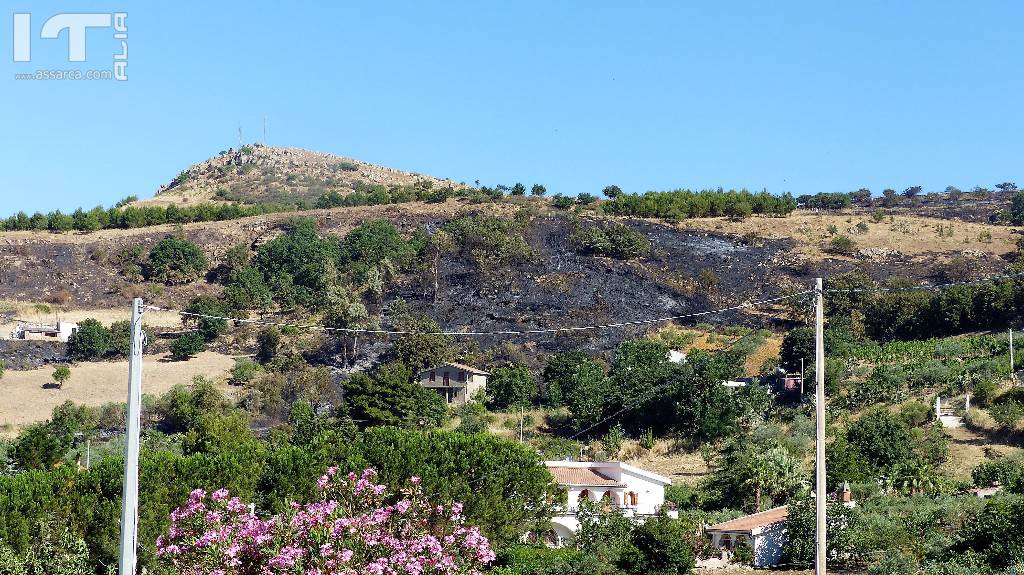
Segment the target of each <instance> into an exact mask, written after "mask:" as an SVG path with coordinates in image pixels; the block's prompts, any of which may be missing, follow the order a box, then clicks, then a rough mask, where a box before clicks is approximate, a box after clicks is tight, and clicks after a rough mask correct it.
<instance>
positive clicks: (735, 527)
mask: <svg viewBox="0 0 1024 575" xmlns="http://www.w3.org/2000/svg"><path fill="white" fill-rule="evenodd" d="M787 515H789V507H787V506H785V505H783V506H782V507H776V508H774V509H769V510H768V511H762V512H760V513H755V514H753V515H744V516H743V517H737V518H736V519H733V520H732V521H725V522H722V523H716V524H715V525H712V526H711V527H708V528H707V531H723V532H730V533H751V532H752V531H753V530H754V529H757V528H759V527H765V526H768V525H771V524H772V523H778V522H779V521H785V519H786V516H787Z"/></svg>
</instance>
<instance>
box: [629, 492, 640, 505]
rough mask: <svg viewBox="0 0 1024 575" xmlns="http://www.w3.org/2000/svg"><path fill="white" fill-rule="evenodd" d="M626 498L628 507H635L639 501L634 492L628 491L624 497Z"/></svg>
mask: <svg viewBox="0 0 1024 575" xmlns="http://www.w3.org/2000/svg"><path fill="white" fill-rule="evenodd" d="M626 497H628V498H629V506H630V507H636V505H637V503H638V502H639V501H640V497H639V496H638V495H637V494H636V492H635V491H630V492H629V493H628V494H627V495H626Z"/></svg>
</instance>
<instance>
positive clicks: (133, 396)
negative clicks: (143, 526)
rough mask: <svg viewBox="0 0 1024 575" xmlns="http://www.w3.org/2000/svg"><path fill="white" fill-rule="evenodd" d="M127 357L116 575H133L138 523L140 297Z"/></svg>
mask: <svg viewBox="0 0 1024 575" xmlns="http://www.w3.org/2000/svg"><path fill="white" fill-rule="evenodd" d="M131 330H132V335H131V351H130V353H129V355H128V412H127V417H126V418H125V442H124V485H123V488H122V491H121V554H120V562H119V564H118V571H117V572H118V575H135V552H136V544H137V540H138V523H139V426H140V424H141V421H140V419H141V415H140V413H141V411H140V409H141V405H140V404H141V401H142V345H143V339H142V338H143V333H142V298H135V300H134V301H133V302H132V325H131Z"/></svg>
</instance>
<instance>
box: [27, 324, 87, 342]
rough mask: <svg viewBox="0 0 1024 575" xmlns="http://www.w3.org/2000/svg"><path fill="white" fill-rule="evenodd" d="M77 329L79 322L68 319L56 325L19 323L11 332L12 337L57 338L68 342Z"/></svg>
mask: <svg viewBox="0 0 1024 575" xmlns="http://www.w3.org/2000/svg"><path fill="white" fill-rule="evenodd" d="M76 331H78V324H77V323H71V322H67V321H58V322H57V324H56V325H52V324H51V325H47V324H41V323H19V324H18V326H17V327H16V328H14V331H13V332H11V339H32V340H56V341H60V342H65V343H66V342H67V341H68V338H70V337H71V336H72V335H73V334H74V333H75V332H76Z"/></svg>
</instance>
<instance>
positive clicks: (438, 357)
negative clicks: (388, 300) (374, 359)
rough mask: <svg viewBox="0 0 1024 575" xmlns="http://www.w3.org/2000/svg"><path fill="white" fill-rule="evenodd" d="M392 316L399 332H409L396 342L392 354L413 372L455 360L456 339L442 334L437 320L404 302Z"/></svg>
mask: <svg viewBox="0 0 1024 575" xmlns="http://www.w3.org/2000/svg"><path fill="white" fill-rule="evenodd" d="M392 314H393V319H394V325H395V329H396V330H398V331H406V332H409V333H406V334H404V335H402V336H400V337H399V338H398V339H397V340H396V341H395V345H394V347H393V348H392V350H391V353H392V355H393V356H394V358H396V359H397V360H399V361H401V362H402V363H403V364H405V366H406V367H408V368H409V369H410V370H411V371H412V372H413V373H418V372H420V371H423V370H424V369H427V368H430V367H436V366H438V365H440V364H442V363H444V362H446V361H450V360H452V359H454V357H455V352H456V349H455V340H454V339H452V337H451V336H447V335H444V334H441V333H439V332H440V331H441V326H440V325H438V324H437V322H436V321H434V320H432V319H430V318H429V317H427V316H425V315H423V314H419V313H416V312H413V311H412V310H411V309H409V307H408V305H407V304H406V303H405V302H404V301H403V302H399V303H396V304H394V305H393V306H392Z"/></svg>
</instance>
